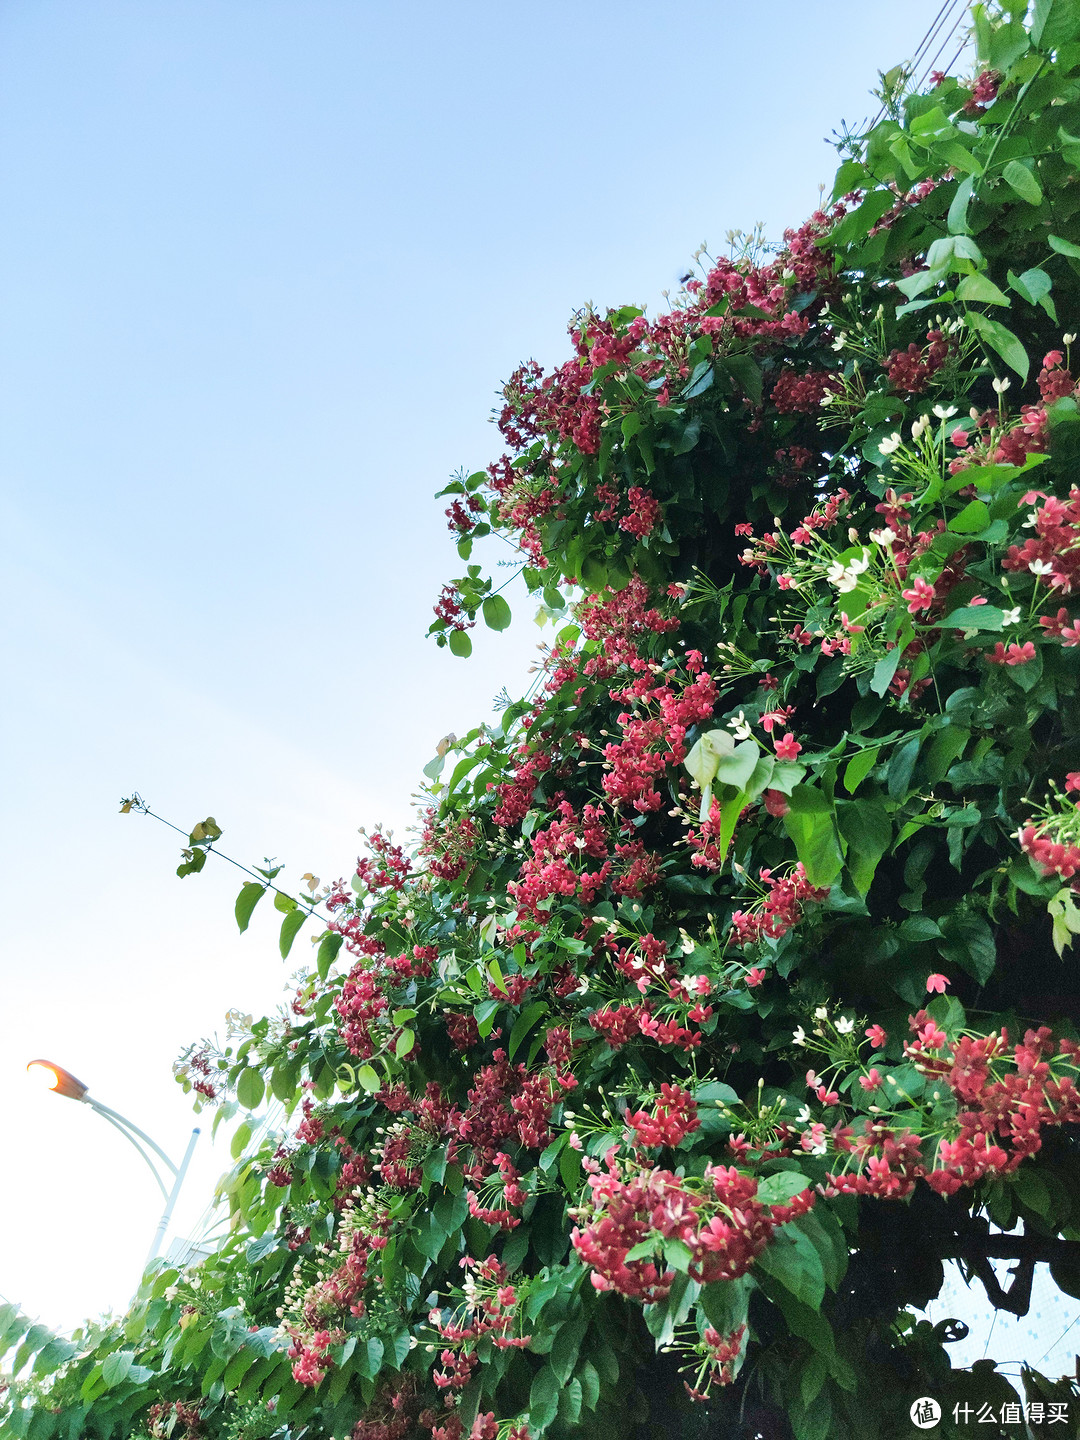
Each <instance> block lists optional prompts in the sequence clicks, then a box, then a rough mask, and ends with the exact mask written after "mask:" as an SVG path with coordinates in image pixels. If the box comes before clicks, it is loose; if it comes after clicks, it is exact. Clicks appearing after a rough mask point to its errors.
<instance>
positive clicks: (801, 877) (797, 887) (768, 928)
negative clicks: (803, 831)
mask: <svg viewBox="0 0 1080 1440" xmlns="http://www.w3.org/2000/svg"><path fill="white" fill-rule="evenodd" d="M758 878H759V879H760V880H761V882H762V884H764V885H765V886H766V887H767V891H768V893H767V894H766V895H765V896H764V897H763V898H762V899H761V900H760V901H759V902H758V903H757V904H756V905H755V906H754V907H753V909H751V910H736V911H735V913H734V915H732V917H731V925H732V929H733V931H734V934H735V941H734V943H735V944H737V945H741V946H745V945H753V944H755V943H756V942H757V941H759V940H762V939H769V940H779V939H780V937H781V936H782V935H786V934H787V932H788V931H789V930H791V929H792V928H793V927H794V926H796V925H797V924H798V923H799V921H800V920H801V919H802V914H803V906H804V905H805V904H806V903H807V902H808V901H812V900H825V899H826V898H827V897H828V894H829V891H828V888H822V887H820V886H815V885H811V884H810V882H809V880H808V879H807V878H806V870H805V869H804V867H803V864H802V862H801V861H800V862H799V863H798V864H797V865H796V866H795V868H794V869H793V870H790V871H789V872H788V873H787V874H786V875H775V876H774V875H773V872H772V871H771V870H762V871H761V872H760V874H759V877H758Z"/></svg>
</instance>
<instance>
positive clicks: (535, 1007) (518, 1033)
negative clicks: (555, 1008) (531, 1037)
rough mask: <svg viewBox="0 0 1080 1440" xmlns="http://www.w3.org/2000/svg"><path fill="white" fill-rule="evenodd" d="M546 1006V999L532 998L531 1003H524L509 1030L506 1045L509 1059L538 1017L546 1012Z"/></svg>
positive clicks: (514, 1053)
mask: <svg viewBox="0 0 1080 1440" xmlns="http://www.w3.org/2000/svg"><path fill="white" fill-rule="evenodd" d="M547 1008H548V1007H547V1002H546V1001H544V1000H534V1001H533V1003H532V1004H531V1005H526V1007H525V1009H524V1010H523V1011H522V1012H521V1014H520V1015H519V1016H518V1018H517V1019H516V1020H515V1021H514V1028H513V1029H512V1030H511V1031H510V1039H509V1041H508V1043H507V1047H506V1050H507V1054H508V1055H509V1057H510V1059H511V1060H512V1059H513V1058H514V1056H515V1055H516V1054H517V1052H518V1048H519V1047H520V1045H521V1042H522V1041H523V1040H524V1039H525V1036H526V1035H528V1033H529V1031H530V1030H531V1029H532V1027H533V1026H534V1025H535V1024H536V1022H537V1021H538V1020H539V1019H540V1017H541V1015H546V1014H547Z"/></svg>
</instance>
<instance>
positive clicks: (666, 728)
mask: <svg viewBox="0 0 1080 1440" xmlns="http://www.w3.org/2000/svg"><path fill="white" fill-rule="evenodd" d="M687 658H688V659H689V657H687ZM638 667H640V669H639V674H638V676H637V679H636V680H634V681H633V682H632V684H631V685H629V686H628V687H627V688H626V689H625V690H622V691H612V695H611V698H612V699H613V700H617V701H620V702H621V703H622V704H624V705H630V706H634V707H637V708H635V709H632V710H627V711H624V712H622V713H621V714H620V715H619V717H618V723H619V726H620V728H621V730H622V732H623V738H622V739H621V740H620V741H618V742H612V743H611V744H608V745H606V746H605V747H604V760H605V762H606V764H607V770H606V772H605V774H604V777H603V780H602V782H601V783H602V785H603V788H604V793H605V795H606V796H607V797H608V799H609V800H610V801H611V803H612V804H613V805H615V806H620V805H629V806H630V807H632V808H633V809H634V810H636V811H638V813H639V814H642V815H647V814H649V813H650V812H651V811H653V810H659V808H660V806H661V805H662V804H663V797H662V796H661V794H660V791H659V790H658V789H657V788H656V787H657V781H658V780H659V779H660V777H661V776H662V775H663V773H664V771H665V770H666V769H667V767H668V766H669V765H679V764H681V763H682V761H683V760H685V759H686V750H687V747H686V732H687V731H688V730H689V728H690V727H691V725H696V724H700V723H701V722H702V721H704V720H707V719H709V717H710V716H711V715H712V712H713V708H714V706H715V705H716V698H717V690H716V685H715V683H714V681H713V679H712V676H711V675H709V674H708V673H707V672H705V671H704V670H700V669H699V670H698V673H697V674H695V675H694V677H693V679H692V680H689V681H688V682H684V683H683V684H682V685H680V684H679V682H678V680H677V678H676V677H675V676H670V677H668V678H665V679H664V680H662V681H661V683H659V684H654V683H653V682H654V679H655V677H654V675H653V674H652V670H651V667H649V666H647V665H645V663H644V662H642V661H639V662H638V665H637V666H636V667H635V668H638ZM688 668H689V666H688Z"/></svg>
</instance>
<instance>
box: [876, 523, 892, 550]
mask: <svg viewBox="0 0 1080 1440" xmlns="http://www.w3.org/2000/svg"><path fill="white" fill-rule="evenodd" d="M870 539H871V540H873V542H874V544H875V545H881V546H885V545H891V544H892V543H893V541H894V540H895V539H896V532H895V530H892V529H890V528H889V526H888V525H883V526H882V527H881V529H880V530H871V531H870Z"/></svg>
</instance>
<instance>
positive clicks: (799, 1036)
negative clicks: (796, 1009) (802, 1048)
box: [791, 1025, 806, 1045]
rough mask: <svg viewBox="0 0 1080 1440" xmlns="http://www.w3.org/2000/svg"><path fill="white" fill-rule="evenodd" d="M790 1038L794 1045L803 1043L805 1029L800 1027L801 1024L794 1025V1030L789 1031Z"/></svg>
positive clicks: (804, 1042) (804, 1041)
mask: <svg viewBox="0 0 1080 1440" xmlns="http://www.w3.org/2000/svg"><path fill="white" fill-rule="evenodd" d="M791 1038H792V1039H793V1040H794V1041H795V1044H796V1045H805V1044H806V1031H805V1030H804V1029H803V1028H802V1026H801V1025H799V1026H797V1027H796V1029H795V1030H793V1031H792V1032H791Z"/></svg>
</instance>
